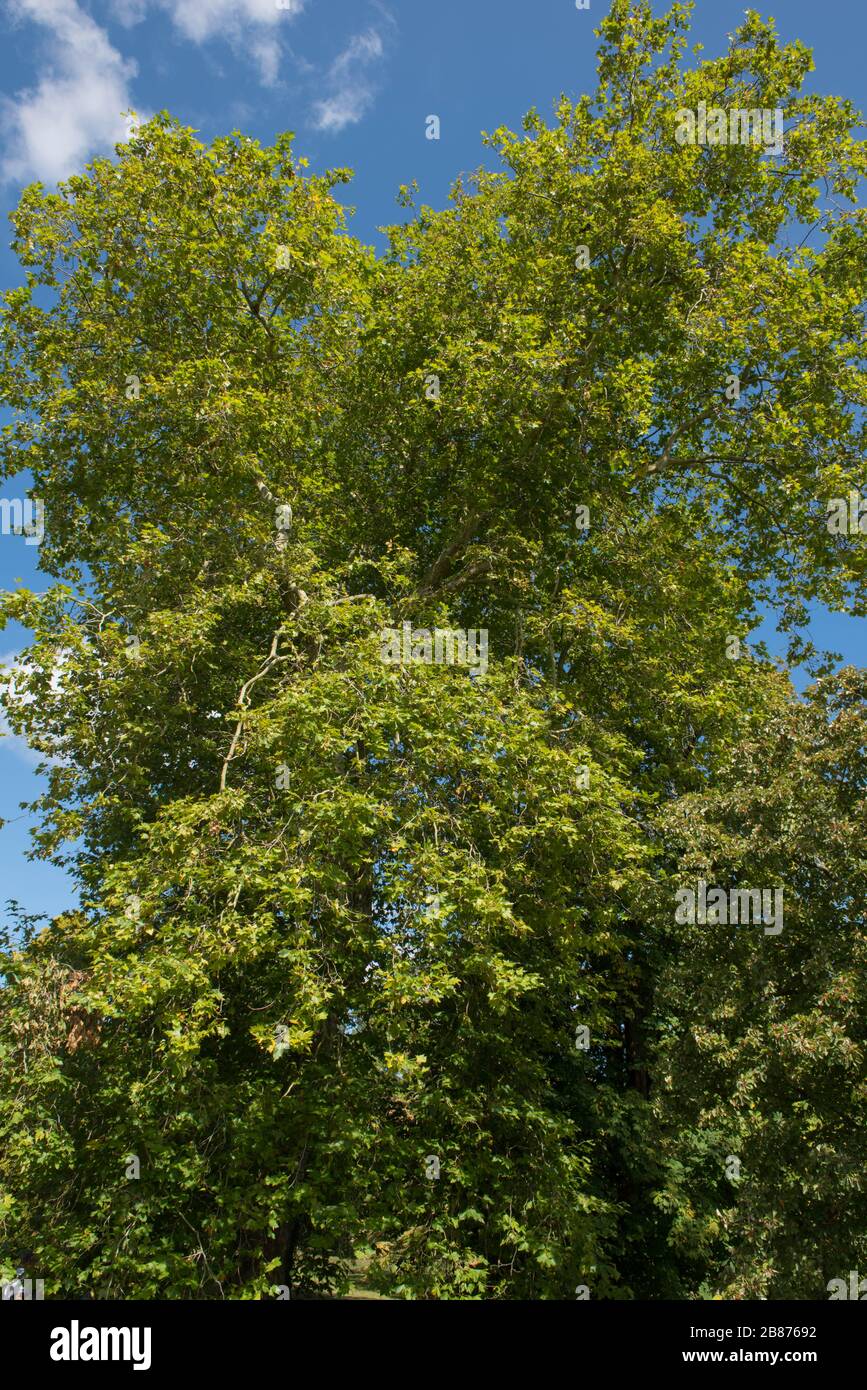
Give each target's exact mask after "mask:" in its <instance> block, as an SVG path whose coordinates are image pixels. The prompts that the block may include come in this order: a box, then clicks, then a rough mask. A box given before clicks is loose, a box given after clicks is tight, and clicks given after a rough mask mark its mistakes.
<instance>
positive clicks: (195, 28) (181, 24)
mask: <svg viewBox="0 0 867 1390" xmlns="http://www.w3.org/2000/svg"><path fill="white" fill-rule="evenodd" d="M121 3H129V0H121ZM159 4H160V6H161V8H162V9H164V10H168V12H169V14H170V15H171V16H172V19H173V20H174V23H175V25H176V26H177V28H178V29H179V30H180V32H181V33H182V34H183V35H184V38H187V39H192V40H193V42H194V43H204V42H205V40H206V39H212V38H215V37H217V36H220V35H222V37H224V38H237V36H238V35H239V34H241V33H243V31H244V21H245V20H246V21H247V23H248V24H253V25H258V26H259V27H261V28H272V27H274V26H275V25H277V24H279V23H280V22H281V20H283V19H284V18H285V19H294V18H295V16H296V15H299V14H300V13H301V11H302V10H303V8H304V4H303V0H291V3H289V0H286V8H284V9H282V10H281V9H278V8H277V0H159Z"/></svg>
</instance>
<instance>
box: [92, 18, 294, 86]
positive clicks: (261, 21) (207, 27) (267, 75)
mask: <svg viewBox="0 0 867 1390" xmlns="http://www.w3.org/2000/svg"><path fill="white" fill-rule="evenodd" d="M151 3H153V4H155V5H157V6H158V7H159V8H160V9H162V10H165V11H166V13H167V14H169V15H170V16H171V19H172V23H173V24H174V26H175V28H176V29H177V30H178V32H179V33H180V34H182V35H183V37H184V38H185V39H189V40H190V41H191V42H192V43H195V44H204V43H207V42H209V41H210V40H211V39H225V40H226V42H227V43H228V44H229V45H230V47H231V48H232V49H233V50H234V52H235V53H245V54H249V55H250V56H251V57H252V58H253V60H254V61H255V63H256V65H257V66H258V68H259V76H260V78H261V80H262V83H263V85H264V86H266V87H273V86H274V85H275V84H276V82H277V77H278V74H279V70H280V59H281V56H282V51H281V47H280V40H279V37H278V35H279V28H278V26H279V25H280V24H281V23H282V22H283V21H285V20H288V19H294V18H296V16H297V15H299V14H301V12H302V10H303V9H304V5H305V0H280V3H279V6H278V0H151ZM147 6H148V0H111V9H112V13H113V14H114V16H115V18H116V19H117V20H119V22H120V23H121V24H124V25H126V26H127V27H131V26H132V25H133V24H139V23H141V21H142V20H143V19H144V18H145V14H146V12H147Z"/></svg>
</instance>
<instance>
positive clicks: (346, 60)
mask: <svg viewBox="0 0 867 1390" xmlns="http://www.w3.org/2000/svg"><path fill="white" fill-rule="evenodd" d="M384 51H385V49H384V45H383V42H382V37H381V36H380V34H379V32H378V31H377V30H376V29H368V30H367V32H366V33H364V34H356V35H355V36H354V37H353V38H351V39H350V41H349V43H348V44H347V45H346V47H345V48H344V50H343V52H342V53H339V54H338V56H337V57H336V58H335V60H334V62H333V63H332V64H331V67H330V68H329V69H328V74H327V77H326V95H325V96H324V97H322V98H321V99H320V100H319V101H317V102H316V103H315V105H314V108H313V124H314V125H315V127H316V129H317V130H325V131H329V132H335V133H336V132H337V131H339V130H343V129H344V128H345V127H346V126H348V125H355V124H357V122H358V121H360V120H361V118H362V116H364V114H365V113H366V112H367V111H368V110H369V108H370V105H371V103H372V102H373V98H374V97H375V95H376V86H375V84H374V82H373V79H372V76H371V68H372V67H373V66H374V65H375V64H376V63H378V62H379V60H380V59H381V58H382V56H383V53H384Z"/></svg>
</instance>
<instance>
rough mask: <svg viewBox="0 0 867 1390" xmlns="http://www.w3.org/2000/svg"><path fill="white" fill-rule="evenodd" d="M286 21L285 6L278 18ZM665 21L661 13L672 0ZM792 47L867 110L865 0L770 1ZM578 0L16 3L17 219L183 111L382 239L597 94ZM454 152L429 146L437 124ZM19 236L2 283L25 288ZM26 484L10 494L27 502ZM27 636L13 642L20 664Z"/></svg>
mask: <svg viewBox="0 0 867 1390" xmlns="http://www.w3.org/2000/svg"><path fill="white" fill-rule="evenodd" d="M280 4H282V5H284V6H285V8H283V9H281V8H278V5H280ZM654 8H655V9H656V10H657V12H661V11H662V10H663V9H664V8H665V5H664V3H663V0H656V3H655V5H654ZM754 8H757V9H759V10H760V12H761V13H763V14H769V13H770V14H773V15H774V16H775V17H776V19H777V22H778V27H779V30H780V32H781V35H782V36H783V37H785V38H788V39H795V38H800V39H801V40H802V41H803V42H804V43H806V44H807V45H808V46H809V47H810V48H812V49H813V52H814V57H815V62H816V69H817V71H816V73H814V74H813V76H812V77H811V79H810V81H809V84H808V85H810V86H811V87H813V88H815V89H817V90H821V91H825V92H834V93H839V94H840V95H845V96H848V97H850V98H851V99H852V100H853V101H854V102H855V104H856V105H857V106H860V107H861V108H862V109H864V108H867V91H865V88H867V78H865V64H864V56H863V54H864V39H865V36H867V6H864V5H863V3H862V0H821V3H817V2H816V0H769V3H768V4H763V3H761V0H754ZM606 9H607V0H591V5H590V9H589V11H584V10H578V9H577V8H576V5H575V0H388V3H384V0H0V34H2V44H0V201H2V203H3V208H4V211H8V210H9V209H11V208H12V207H14V205H15V203H16V201H17V199H18V196H19V193H20V190H21V188H22V187H23V186H24V185H25V184H26V183H28V182H30V181H32V180H33V179H41V180H42V181H43V182H45V183H46V184H51V183H53V182H55V181H56V180H57V179H59V178H63V177H64V176H66V175H68V174H70V173H73V172H75V171H76V170H77V169H78V168H80V167H81V166H82V164H83V163H84V162H86V160H87V159H88V158H89V157H91V156H93V155H95V154H104V153H110V151H111V148H112V145H113V144H114V143H115V142H116V141H117V140H120V139H123V138H124V134H125V130H126V122H125V120H124V116H123V113H124V112H125V111H128V110H134V111H136V112H137V113H138V114H139V116H142V117H144V116H147V115H149V114H151V113H152V112H153V111H156V110H159V109H162V108H166V109H168V110H169V111H170V112H171V113H172V114H173V115H175V116H177V117H178V118H180V119H181V120H183V121H185V122H187V123H188V124H190V125H192V126H194V127H195V128H196V129H197V130H199V131H200V132H201V136H202V138H203V139H206V140H209V139H211V138H212V137H214V136H215V135H218V134H222V133H224V132H225V131H227V130H231V129H234V128H236V127H237V128H239V129H242V130H244V131H245V132H246V133H248V134H251V135H254V136H256V137H257V138H258V139H260V140H262V141H263V142H267V141H270V140H271V139H272V137H273V136H274V135H275V134H276V133H277V132H278V131H281V130H293V131H295V132H296V150H297V152H298V153H300V154H304V155H306V156H307V157H308V159H309V160H310V163H311V167H312V169H314V170H322V169H325V168H328V167H334V166H349V167H351V168H352V169H353V170H354V171H355V177H354V179H353V182H352V183H351V184H350V185H349V187H348V188H347V189H345V190H340V192H342V194H343V197H344V201H345V202H346V203H348V204H351V205H353V206H354V207H355V208H356V209H357V211H356V215H355V218H354V221H353V224H352V229H353V231H354V232H355V234H356V235H357V236H360V237H362V238H363V239H364V240H365V241H368V242H372V243H374V244H376V243H378V242H379V240H380V238H379V235H378V233H377V228H378V227H380V226H382V225H383V224H384V223H388V222H391V221H397V220H400V219H401V218H402V217H403V216H404V214H403V213H402V212H401V211H400V210H399V209H398V208H397V206H396V203H395V195H396V192H397V189H398V187H399V185H400V184H402V183H409V182H411V181H412V180H413V179H415V180H416V182H417V183H418V185H419V190H420V196H421V198H422V200H423V201H425V202H427V203H430V204H432V205H434V206H442V205H443V203H444V202H445V200H446V198H447V195H448V189H449V185H450V183H451V182H452V180H453V178H454V177H455V176H456V175H457V174H458V173H460V172H461V171H464V170H469V169H472V168H475V167H477V166H478V165H479V164H481V163H488V164H489V163H490V162H491V155H490V152H489V151H487V150H484V149H483V148H482V146H481V143H480V139H479V133H480V131H482V130H489V131H490V130H494V129H495V128H496V127H497V126H499V125H508V126H511V128H512V129H517V128H518V127H519V125H520V121H521V117H522V115H523V114H524V112H525V111H527V110H528V109H529V108H530V107H531V106H536V107H537V108H538V109H539V110H540V111H541V112H542V114H543V115H546V116H547V115H550V113H551V110H552V106H553V103H554V101H555V100H556V98H557V96H558V95H559V94H560V93H561V92H565V93H566V94H567V95H569V96H571V97H573V98H577V97H578V96H580V95H581V94H582V93H583V92H587V91H591V90H592V89H593V86H594V85H595V83H594V54H595V49H596V43H597V40H596V38H595V36H594V34H593V28H594V26H595V25H596V24H598V22H599V19H600V18H601V17H602V15H603V14H604V13H605V11H606ZM743 12H744V6H743V4H742V3H735V0H698V3H697V5H696V8H695V23H694V39H696V40H700V41H701V42H702V43H704V44H705V45H706V48H707V50H708V52H709V53H715V52H717V51H718V50H719V49H720V48H721V47H722V46H723V45H724V43H725V38H726V35H727V34H728V33H729V32H730V31H731V30H732V29H733V28H734V27H735V26H736V25H737V23H738V22H739V20H740V18H741V17H742V15H743ZM431 114H435V115H437V116H439V118H440V123H441V126H440V139H439V140H438V141H434V140H428V139H426V138H425V121H426V117H427V116H428V115H431ZM8 240H9V238H8V236H3V237H2V238H0V284H2V285H3V286H4V287H7V286H10V285H15V284H17V283H19V281H20V278H21V277H20V273H19V268H18V266H17V263H16V262H15V261H14V259H13V257H12V256H11V254H10V252H9V250H8ZM24 486H26V482H25V481H18V482H15V483H7V484H6V485H5V486H3V488H2V490H0V496H8V497H11V496H21V495H22V493H23V488H24ZM37 563H38V547H36V546H34V545H27V544H26V543H25V540H24V539H23V538H22V537H16V536H6V535H0V588H10V587H13V586H14V584H15V583H16V581H17V580H19V579H21V580H23V581H24V582H25V583H27V584H29V585H31V586H32V587H34V588H41V587H43V585H44V582H45V581H44V577H41V576H40V575H39V572H38V569H37ZM811 634H812V637H813V640H814V641H815V642H816V643H817V645H819V646H822V647H831V648H833V649H835V650H837V651H840V652H841V653H842V654H843V656H844V659H845V660H847V661H851V662H854V663H856V664H858V665H861V664H863V661H864V651H865V637H867V621H865V620H854V619H847V618H845V617H841V616H831V615H827V614H820V613H817V614H816V616H815V619H814V622H813V625H812V629H811ZM25 645H26V633H24V632H23V631H22V630H21V629H20V628H19V629H15V628H7V630H6V632H5V633H0V660H2V661H10V660H11V659H13V657H14V656H15V655H16V654H17V653H18V652H20V651H21V649H22V648H23V647H24V646H25ZM35 763H36V758H35V756H34V755H33V754H32V753H31V752H30V750H28V749H27V748H26V747H24V746H22V745H21V744H20V743H19V742H18V741H17V740H14V739H11V738H5V739H3V740H0V816H2V817H3V818H4V819H5V820H6V821H7V824H6V827H5V828H4V829H3V831H2V832H0V879H2V888H0V903H2V902H3V901H5V900H6V899H7V898H9V897H14V898H17V899H18V900H19V901H20V902H21V904H22V906H23V907H25V908H26V910H28V911H31V912H49V913H51V912H56V911H59V910H60V909H62V908H63V907H66V906H68V905H69V903H70V901H71V899H70V891H69V885H68V882H67V880H66V877H65V875H64V874H63V873H62V872H60V871H59V870H55V869H52V868H51V867H47V866H45V865H42V864H30V863H28V862H27V861H26V860H25V859H24V853H25V851H26V849H27V847H28V843H29V837H28V824H29V822H28V817H27V816H26V814H24V813H22V812H21V811H20V809H19V805H18V803H19V802H20V801H22V800H26V799H28V798H32V797H33V796H34V795H36V794H37V792H38V788H39V780H38V779H37V777H36V776H35V773H34V766H35Z"/></svg>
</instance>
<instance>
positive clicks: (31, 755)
mask: <svg viewBox="0 0 867 1390" xmlns="http://www.w3.org/2000/svg"><path fill="white" fill-rule="evenodd" d="M4 667H5V670H4V669H3V668H4ZM28 669H32V668H29V667H28V663H27V662H22V661H21V652H0V690H2V691H3V692H4V694H5V693H6V692H7V691H8V692H9V695H10V697H11V698H12V699H13V700H14V699H16V698H17V699H20V700H21V701H22V702H24V703H26V704H29V703H30V702H31V700H32V698H33V697H32V696H30V695H27V694H26V693H24V692H21V693H19V692H18V691H17V690H16V685H15V677H16V674H19V675H20V674H24V675H26V673H27V671H28ZM59 679H60V668H58V669H57V670H56V671H55V672H53V673H52V677H51V688H52V689H53V690H56V689H57V688H58V684H59ZM0 735H2V737H0V753H2V751H3V750H4V749H5V750H6V751H7V752H9V753H13V754H14V755H15V756H16V757H17V758H19V759H20V760H21V762H23V763H26V764H27V766H28V767H30V768H35V767H37V766H38V765H39V763H44V762H48V763H49V764H51V763H53V762H54V761H55V759H53V758H47V757H46V755H45V754H44V753H38V752H37V751H36V749H35V748H31V747H30V744H29V743H28V742H27V740H26V738H25V737H24V735H23V734H16V733H13V732H12V730H11V728H10V727H9V720H8V718H7V715H6V711H5V709H0Z"/></svg>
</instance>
